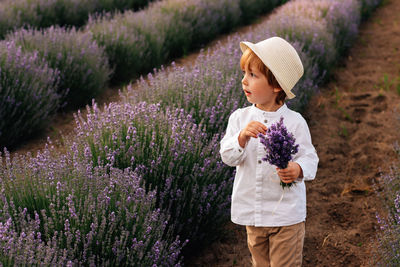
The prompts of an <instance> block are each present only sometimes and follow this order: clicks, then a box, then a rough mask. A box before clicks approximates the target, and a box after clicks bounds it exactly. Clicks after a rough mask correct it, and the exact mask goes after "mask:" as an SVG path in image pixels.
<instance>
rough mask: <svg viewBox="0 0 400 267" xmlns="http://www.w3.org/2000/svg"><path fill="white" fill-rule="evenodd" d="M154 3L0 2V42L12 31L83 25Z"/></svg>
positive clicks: (114, 0) (123, 0)
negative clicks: (91, 17)
mask: <svg viewBox="0 0 400 267" xmlns="http://www.w3.org/2000/svg"><path fill="white" fill-rule="evenodd" d="M151 1H153V0H101V1H96V0H85V1H80V0H3V1H0V14H2V12H4V13H3V14H4V16H3V17H1V16H0V38H3V37H4V36H5V34H6V32H7V31H9V30H12V29H13V28H21V27H23V26H30V27H33V28H46V27H50V26H52V25H59V26H64V25H70V26H77V27H79V26H82V25H84V24H85V23H86V22H87V20H88V17H89V15H90V14H94V13H98V12H115V11H123V10H128V9H130V10H131V9H132V10H137V9H139V8H143V7H144V6H146V5H147V4H148V3H149V2H151Z"/></svg>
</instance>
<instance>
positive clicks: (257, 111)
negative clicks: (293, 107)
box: [251, 103, 288, 118]
mask: <svg viewBox="0 0 400 267" xmlns="http://www.w3.org/2000/svg"><path fill="white" fill-rule="evenodd" d="M251 110H252V112H253V113H254V114H256V115H262V116H264V117H266V118H275V117H279V116H281V115H282V114H283V113H285V112H286V111H287V110H288V107H287V106H286V104H285V103H284V104H283V105H282V106H281V107H280V108H278V109H277V110H276V111H265V110H262V109H259V108H258V107H256V105H255V104H253V105H252V106H251Z"/></svg>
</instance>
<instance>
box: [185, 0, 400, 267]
mask: <svg viewBox="0 0 400 267" xmlns="http://www.w3.org/2000/svg"><path fill="white" fill-rule="evenodd" d="M385 2H386V3H385V5H383V6H382V7H380V8H379V9H378V10H376V12H375V13H374V14H373V16H372V17H370V18H369V20H368V21H367V22H364V23H363V24H362V26H361V28H360V34H359V38H358V39H357V41H356V43H355V44H354V46H353V48H352V49H351V50H350V52H349V56H348V57H347V58H346V59H345V60H343V63H342V66H339V67H338V68H337V69H336V71H335V72H334V73H333V75H332V79H331V81H330V82H329V83H328V84H327V85H326V86H324V88H322V89H321V94H320V95H318V96H315V97H314V98H313V99H312V101H311V102H310V105H309V108H308V109H307V111H306V112H305V114H304V115H305V117H306V119H307V121H308V123H309V126H310V131H311V134H312V138H313V143H314V144H315V146H316V149H317V152H318V155H319V157H320V164H319V170H318V173H317V178H316V180H314V181H312V182H310V183H307V202H308V204H307V209H308V217H307V223H306V238H305V244H304V261H303V266H309V267H315V266H318V267H319V266H346V267H348V266H357V267H358V266H368V265H370V264H372V262H371V259H372V255H371V251H372V250H373V249H374V245H373V242H374V237H375V227H376V226H377V224H376V219H375V214H376V211H377V210H379V208H380V202H379V199H378V197H377V195H376V189H374V184H375V182H376V181H378V180H379V178H380V175H381V172H387V171H388V170H389V166H390V164H391V163H392V162H393V161H394V160H395V159H396V155H395V152H394V150H393V144H394V142H395V141H396V140H399V138H400V134H399V124H398V118H397V117H396V116H400V96H399V94H397V93H396V89H395V87H396V85H397V84H400V80H398V81H397V82H395V83H394V84H393V85H392V86H389V84H390V83H388V82H386V83H385V82H384V77H385V74H386V75H387V77H388V81H390V80H393V79H394V78H397V77H399V79H400V2H398V1H397V0H390V1H385ZM387 87H390V88H387ZM225 230H226V234H225V238H224V239H222V240H221V241H218V242H216V243H215V244H213V245H212V246H211V247H209V248H207V249H206V251H204V252H203V253H202V254H201V255H197V256H196V257H195V258H191V259H187V260H186V262H187V264H186V265H187V266H251V265H250V262H249V260H250V254H249V252H248V249H247V244H246V234H245V229H244V228H243V227H241V226H236V225H233V224H232V223H230V224H229V225H228V226H227V227H226V229H225Z"/></svg>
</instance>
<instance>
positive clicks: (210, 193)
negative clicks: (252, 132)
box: [0, 0, 400, 266]
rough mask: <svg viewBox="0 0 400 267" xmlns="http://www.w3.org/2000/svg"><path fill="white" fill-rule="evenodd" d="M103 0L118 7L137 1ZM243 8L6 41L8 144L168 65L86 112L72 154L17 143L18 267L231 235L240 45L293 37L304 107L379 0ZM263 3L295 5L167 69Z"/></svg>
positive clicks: (7, 165) (392, 258)
mask: <svg viewBox="0 0 400 267" xmlns="http://www.w3.org/2000/svg"><path fill="white" fill-rule="evenodd" d="M6 1H8V0H4V1H0V18H1V15H2V13H1V12H8V11H7V9H4V8H3V5H4V3H5V2H6ZM21 2H22V1H21ZM66 2H67V1H65V3H66ZM104 2H105V3H106V2H107V3H108V5H109V7H108V9H105V10H109V9H110V8H111V7H115V9H121V8H125V6H124V7H117V6H114V5H113V4H112V1H104ZM125 2H132V3H133V2H134V1H125ZM138 2H140V1H138ZM142 2H145V1H142ZM230 2H231V1H206V0H203V1H200V0H198V1H186V2H185V1H178V0H173V1H172V0H171V1H169V0H168V1H167V0H165V1H159V2H157V3H154V4H151V5H150V7H149V9H143V10H141V11H139V12H133V11H126V12H123V13H122V12H121V13H117V14H112V15H111V14H105V15H103V16H94V17H89V19H88V23H87V24H86V25H85V26H84V27H83V30H77V29H76V28H62V27H59V26H51V27H50V28H47V29H35V28H31V27H28V29H19V30H16V31H13V32H10V33H8V35H7V37H6V40H4V41H2V42H0V103H1V104H2V105H1V106H0V118H4V119H1V120H0V145H1V146H2V147H3V146H4V147H9V148H12V147H13V146H14V145H16V144H17V143H18V142H19V140H23V139H24V138H26V136H28V135H29V134H31V132H34V131H35V130H36V129H41V128H43V125H45V124H46V122H47V121H49V120H50V119H51V118H52V116H54V113H55V112H57V110H59V109H62V108H66V107H68V108H76V107H79V106H82V105H84V104H87V103H88V102H89V101H90V99H91V98H93V97H95V96H96V95H100V94H101V93H102V92H103V91H104V90H105V88H107V87H108V86H109V83H110V81H111V83H112V84H121V83H124V82H127V81H129V80H130V79H131V78H132V77H139V75H140V74H143V73H146V72H148V71H150V70H152V69H153V68H155V69H154V70H153V72H151V73H149V74H148V76H147V78H146V79H144V78H140V79H138V80H137V81H136V80H134V81H132V82H131V83H128V84H127V85H126V86H124V89H123V90H122V92H121V97H122V101H121V102H117V103H116V102H112V103H109V104H106V105H104V107H99V106H98V105H97V104H96V103H95V101H94V100H93V101H92V104H91V105H90V106H89V105H88V106H87V113H86V115H85V116H84V115H82V114H81V112H77V113H76V114H75V123H76V126H75V131H74V134H73V135H71V136H68V137H66V138H65V139H64V140H63V147H62V148H61V149H60V148H57V147H56V146H54V145H53V143H52V141H51V140H49V141H48V144H47V145H46V147H45V148H44V149H43V150H42V151H40V152H38V153H37V154H36V155H33V154H31V153H27V154H23V155H15V156H13V157H11V156H10V152H8V150H7V149H6V148H4V152H2V153H1V154H0V156H1V160H0V177H1V180H0V181H1V190H0V205H1V207H2V209H1V212H0V262H1V263H2V264H3V265H4V266H19V265H55V266H81V265H83V266H88V265H90V266H97V265H100V266H182V265H184V258H185V257H187V256H188V255H190V254H191V253H193V251H196V250H202V249H204V248H205V247H207V246H208V245H210V244H211V243H212V242H213V241H215V240H218V239H219V238H220V237H221V235H223V231H222V229H223V227H224V225H225V224H226V223H227V221H228V220H229V205H230V194H231V190H232V181H233V176H234V172H233V169H231V168H229V167H228V166H226V165H224V164H223V163H222V161H221V159H220V157H219V156H217V155H219V153H218V150H219V141H220V139H221V137H222V136H223V134H224V130H225V127H226V123H227V120H228V117H229V115H230V114H231V113H232V112H233V110H235V109H237V108H239V107H244V106H246V105H248V103H247V102H246V98H245V97H244V95H243V94H242V90H241V75H242V74H241V70H240V67H239V59H240V56H241V52H240V50H239V46H238V44H239V41H241V40H249V41H252V42H257V41H260V40H263V39H266V38H268V37H271V36H281V37H283V38H286V39H287V40H288V41H289V42H291V43H292V44H293V46H294V47H295V48H296V50H298V51H299V54H300V57H301V59H302V62H303V64H304V69H305V74H304V76H303V78H302V79H301V80H300V82H299V83H298V84H297V85H296V87H295V88H294V93H295V94H296V95H297V97H296V98H295V99H294V100H291V101H289V102H288V106H290V107H291V108H292V109H294V110H296V111H299V112H301V111H303V110H304V109H305V108H306V107H307V105H308V104H309V101H310V99H311V98H312V97H313V96H314V95H315V94H317V93H318V91H319V88H320V86H321V85H323V84H324V83H325V82H326V81H327V80H328V79H330V77H331V73H332V71H333V69H334V68H335V67H336V66H337V64H338V63H339V62H340V60H341V58H342V56H344V55H345V54H346V52H347V51H348V49H349V48H350V47H351V46H352V44H353V42H354V41H355V39H356V37H357V34H358V29H359V25H360V23H361V22H362V21H363V19H366V18H367V17H368V16H369V15H370V14H371V13H372V12H373V10H374V9H375V8H376V7H377V6H378V5H379V4H380V2H381V1H380V0H361V1H359V0H350V1H342V0H317V1H312V2H310V1H306V0H294V1H289V2H287V3H285V2H286V1H267V2H268V3H267V2H266V1H256V0H254V1H251V3H253V2H254V5H252V4H251V3H250V2H247V1H235V2H234V4H232V3H230ZM261 2H264V5H263V8H261V9H260V11H257V12H260V13H261V12H266V11H269V10H272V9H273V8H275V7H276V6H278V5H280V4H283V3H285V4H283V5H282V6H280V7H277V8H276V9H275V10H274V12H273V13H272V14H271V15H270V17H269V19H268V20H267V21H266V22H265V23H262V24H259V25H258V26H257V27H255V28H254V29H252V31H251V32H247V33H245V34H232V35H231V36H230V37H229V40H228V42H226V43H224V44H223V45H221V46H220V47H219V48H218V49H214V50H201V52H200V53H199V56H198V57H197V59H196V60H195V62H194V64H193V66H183V67H180V66H177V65H175V64H174V63H173V62H172V63H171V66H170V68H169V70H168V71H167V70H165V69H164V67H160V68H159V69H156V67H159V66H160V65H161V64H165V63H167V62H168V61H170V60H171V59H173V58H176V57H179V56H182V55H184V54H186V53H187V52H188V51H190V50H192V49H195V48H199V47H201V45H200V44H204V43H206V42H208V41H210V40H212V39H213V38H215V37H216V36H218V35H219V34H221V33H225V32H228V31H229V30H231V29H233V28H234V27H235V26H237V25H240V24H243V23H245V22H249V21H250V17H247V16H248V15H242V14H248V13H249V12H251V11H254V10H255V9H256V8H255V7H256V6H260V3H261ZM88 3H89V1H88ZM88 5H89V4H88ZM126 5H127V6H129V5H133V4H128V3H127V4H126ZM228 6H229V8H227V7H228ZM43 10H44V9H43ZM93 10H94V9H93ZM90 12H92V11H85V14H89V13H90ZM254 12H255V11H254ZM56 17H57V16H56ZM210 21H211V22H212V23H210ZM1 22H2V20H1V19H0V30H2V29H3V28H4V26H2V24H1ZM48 23H49V24H48V25H46V24H43V25H45V26H50V25H53V24H59V25H64V23H58V22H51V23H50V22H48ZM65 24H72V25H74V24H73V23H65ZM15 25H17V24H15ZM30 25H33V23H32V24H30ZM40 25H41V27H42V26H43V25H42V24H40ZM80 25H83V24H82V23H80ZM216 25H218V27H216ZM17 26H19V25H17ZM2 27H3V28H2ZM0 35H1V34H0ZM132 73H133V74H132ZM133 83H137V86H135V87H134V86H133ZM134 88H135V89H134ZM136 88H137V89H136ZM21 95H23V96H24V97H23V98H21ZM397 151H398V148H397ZM399 178H400V177H399V172H398V169H397V168H394V169H393V172H392V173H390V174H389V175H387V176H385V181H386V182H385V190H384V192H382V194H383V197H384V198H386V199H387V209H388V211H389V216H388V217H384V216H381V215H377V216H378V220H379V222H380V223H381V225H382V229H383V230H385V231H384V232H382V233H380V234H379V244H380V245H381V248H382V255H384V256H382V266H395V265H396V264H398V263H399V256H398V252H399V250H400V248H399V246H398V237H399V231H398V225H399V223H400V219H399V213H400V204H399V203H400V196H399V183H398V181H399ZM385 264H389V265H385Z"/></svg>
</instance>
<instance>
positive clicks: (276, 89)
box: [274, 87, 282, 93]
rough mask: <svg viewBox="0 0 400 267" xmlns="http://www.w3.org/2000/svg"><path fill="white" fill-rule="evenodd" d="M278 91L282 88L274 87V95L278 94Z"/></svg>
mask: <svg viewBox="0 0 400 267" xmlns="http://www.w3.org/2000/svg"><path fill="white" fill-rule="evenodd" d="M280 91H282V88H279V87H274V93H279V92H280Z"/></svg>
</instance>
